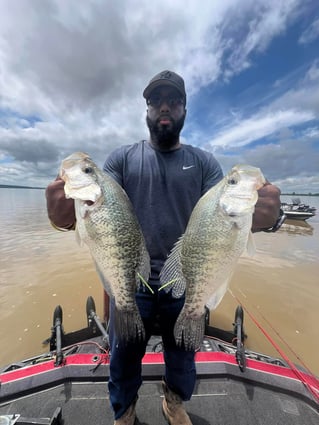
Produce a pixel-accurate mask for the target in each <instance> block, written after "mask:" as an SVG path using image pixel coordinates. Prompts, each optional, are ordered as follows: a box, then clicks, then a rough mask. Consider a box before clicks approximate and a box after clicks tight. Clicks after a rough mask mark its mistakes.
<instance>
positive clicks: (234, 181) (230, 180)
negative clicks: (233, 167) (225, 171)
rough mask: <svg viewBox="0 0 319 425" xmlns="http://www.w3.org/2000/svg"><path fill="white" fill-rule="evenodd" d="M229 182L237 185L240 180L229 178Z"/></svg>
mask: <svg viewBox="0 0 319 425" xmlns="http://www.w3.org/2000/svg"><path fill="white" fill-rule="evenodd" d="M227 183H228V184H230V185H235V184H237V183H238V182H237V180H236V179H234V178H232V179H229V180H228V182H227Z"/></svg>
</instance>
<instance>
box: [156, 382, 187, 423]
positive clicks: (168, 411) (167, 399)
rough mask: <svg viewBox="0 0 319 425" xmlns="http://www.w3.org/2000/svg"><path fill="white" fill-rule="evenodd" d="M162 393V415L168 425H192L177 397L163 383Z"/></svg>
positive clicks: (180, 400)
mask: <svg viewBox="0 0 319 425" xmlns="http://www.w3.org/2000/svg"><path fill="white" fill-rule="evenodd" d="M162 387H163V391H164V400H163V415H164V417H165V419H166V420H167V422H168V423H169V424H170V425H192V422H191V420H190V418H189V416H188V414H187V413H186V410H185V409H184V406H183V401H182V399H181V398H180V396H179V395H177V394H175V393H174V392H173V391H172V390H170V389H169V388H168V386H167V384H166V383H165V382H164V381H163V382H162Z"/></svg>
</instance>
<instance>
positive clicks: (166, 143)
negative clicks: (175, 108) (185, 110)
mask: <svg viewBox="0 0 319 425" xmlns="http://www.w3.org/2000/svg"><path fill="white" fill-rule="evenodd" d="M159 121H160V119H157V120H156V121H152V120H151V119H150V118H149V116H148V115H147V116H146V123H147V127H148V129H149V132H150V135H151V140H152V141H153V143H154V144H155V145H157V146H158V147H159V148H160V149H163V150H169V149H170V148H172V147H174V146H175V145H176V144H177V143H178V142H179V135H180V132H181V130H182V128H183V126H184V121H185V115H183V116H182V117H181V118H180V119H179V120H177V121H174V120H173V119H172V118H170V121H171V125H169V126H168V125H160V124H159Z"/></svg>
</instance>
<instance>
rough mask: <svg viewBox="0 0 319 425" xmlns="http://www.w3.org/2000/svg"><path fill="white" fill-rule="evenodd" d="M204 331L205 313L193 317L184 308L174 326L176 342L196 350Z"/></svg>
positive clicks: (190, 349) (187, 348)
mask: <svg viewBox="0 0 319 425" xmlns="http://www.w3.org/2000/svg"><path fill="white" fill-rule="evenodd" d="M204 331H205V313H203V314H202V315H201V316H200V317H198V318H192V317H189V315H188V314H187V312H186V310H185V309H184V308H183V309H182V311H181V312H180V314H179V316H178V318H177V320H176V323H175V326H174V337H175V341H176V344H177V345H178V346H184V348H185V350H187V351H195V350H197V349H198V348H199V347H200V345H201V343H202V340H203V337H204Z"/></svg>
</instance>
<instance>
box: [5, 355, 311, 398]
mask: <svg viewBox="0 0 319 425" xmlns="http://www.w3.org/2000/svg"><path fill="white" fill-rule="evenodd" d="M196 363H197V364H199V363H212V364H213V363H215V364H216V363H224V364H230V365H234V366H236V367H237V363H236V360H235V357H234V356H233V355H231V354H228V353H223V352H198V353H196ZM98 364H106V365H107V364H109V360H108V356H107V355H105V354H93V353H89V354H87V353H83V354H72V355H69V356H67V357H66V358H65V361H64V363H63V365H61V366H57V367H56V366H55V365H54V360H50V361H47V362H43V363H39V364H36V365H30V366H26V367H23V368H21V369H16V370H12V371H9V372H5V373H2V374H1V375H0V382H1V384H7V383H10V382H13V381H16V380H19V379H24V378H30V377H32V376H35V375H39V374H43V373H47V372H52V371H54V370H56V369H57V368H64V367H67V366H96V365H98ZM143 364H145V365H147V364H155V365H156V364H159V365H162V364H164V358H163V354H162V353H146V354H145V356H144V358H143ZM247 369H248V370H249V369H250V370H254V371H259V372H262V373H267V374H272V375H277V376H281V377H284V378H288V379H292V380H294V381H299V382H300V381H301V382H303V383H304V382H306V383H307V386H309V387H310V388H311V389H312V392H313V393H314V394H315V395H316V396H317V397H319V385H318V380H317V379H316V378H315V377H314V376H311V375H308V374H307V373H304V372H301V371H298V372H299V374H300V376H301V377H302V380H300V379H299V378H298V377H296V374H295V372H294V371H293V370H291V369H290V368H287V367H284V366H279V365H274V364H269V363H264V362H261V361H257V360H252V359H247ZM243 377H245V372H244V373H243Z"/></svg>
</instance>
